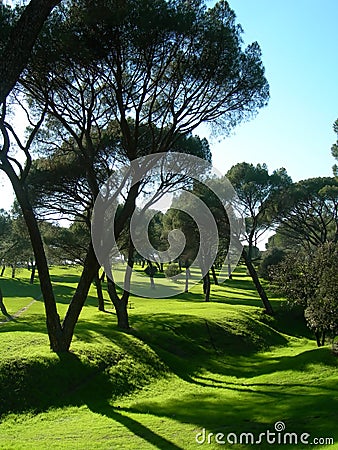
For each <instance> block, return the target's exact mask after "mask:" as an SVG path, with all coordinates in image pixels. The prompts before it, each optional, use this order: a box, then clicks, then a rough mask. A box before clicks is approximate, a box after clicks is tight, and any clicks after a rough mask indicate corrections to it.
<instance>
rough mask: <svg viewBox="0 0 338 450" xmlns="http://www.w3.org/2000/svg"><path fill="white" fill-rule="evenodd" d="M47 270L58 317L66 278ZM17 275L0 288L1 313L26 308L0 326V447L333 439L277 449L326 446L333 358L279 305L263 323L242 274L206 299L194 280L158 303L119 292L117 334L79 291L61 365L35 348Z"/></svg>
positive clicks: (38, 311) (69, 274)
mask: <svg viewBox="0 0 338 450" xmlns="http://www.w3.org/2000/svg"><path fill="white" fill-rule="evenodd" d="M52 274H53V283H54V285H55V289H56V292H57V297H58V302H59V311H60V315H61V316H62V315H63V314H64V312H65V310H66V307H67V302H68V301H69V297H70V295H71V293H72V292H73V291H74V289H75V285H76V281H77V278H78V274H79V272H78V270H77V269H76V268H55V269H53V270H52ZM19 276H20V279H19V280H11V279H8V278H4V279H0V285H1V288H2V291H3V293H4V298H5V304H6V306H7V309H8V311H9V312H10V313H11V314H14V313H15V312H16V311H18V310H20V309H21V308H23V307H24V306H25V305H28V304H29V303H30V302H31V301H32V299H34V298H35V299H37V301H35V302H34V303H33V304H32V305H31V306H30V307H29V308H28V309H27V310H26V311H25V312H24V313H23V314H22V315H21V316H19V317H18V318H17V319H16V320H13V321H11V322H7V323H3V324H1V325H0V389H1V390H0V412H1V414H2V419H1V424H0V448H1V449H6V450H7V449H15V450H16V449H29V450H31V449H47V448H48V449H49V448H53V449H54V448H55V449H84V450H87V449H95V448H97V449H126V450H129V449H145V450H147V449H184V450H185V449H187V450H189V449H197V448H203V447H206V448H210V449H216V448H227V449H230V448H238V449H249V448H263V449H271V448H278V447H279V445H277V444H276V443H275V444H268V443H266V441H265V440H264V438H262V443H260V444H257V445H250V444H246V443H245V439H244V435H243V438H242V439H243V442H244V443H242V444H241V445H240V444H237V445H236V444H231V443H225V444H217V443H216V441H215V435H216V434H217V433H222V434H223V435H224V436H225V437H224V438H223V439H226V437H227V436H229V439H230V440H231V439H232V442H234V439H235V437H238V440H239V437H240V434H241V433H252V434H253V435H254V436H255V438H257V439H258V437H259V434H260V433H266V432H267V431H268V430H269V431H270V433H272V432H275V429H274V425H275V423H276V422H279V421H282V422H283V423H284V424H285V427H286V429H285V432H290V433H291V432H293V433H297V437H300V435H301V434H302V433H308V434H309V435H310V437H308V442H309V443H312V442H314V439H315V438H330V437H333V438H334V440H335V442H336V444H335V445H305V444H298V445H295V444H292V445H280V447H282V448H289V449H292V448H297V449H298V448H300V449H301V448H309V447H311V448H338V426H337V423H338V375H337V373H338V372H337V369H338V359H337V357H334V356H333V355H332V353H331V351H330V348H329V347H324V348H320V349H317V348H316V345H315V342H314V340H313V339H312V336H311V334H309V332H308V330H307V329H306V327H305V325H304V322H303V319H302V316H301V314H299V313H298V314H295V313H292V314H291V313H290V312H289V311H287V309H286V308H284V302H283V301H282V300H281V299H279V298H272V304H273V306H274V307H275V308H276V310H277V314H276V318H273V319H272V318H269V317H266V316H265V315H264V314H263V313H262V308H261V304H260V301H259V300H258V299H257V295H256V293H255V291H254V288H253V285H252V283H251V281H250V280H249V279H248V277H247V276H246V274H245V271H244V270H243V269H239V270H238V271H237V272H236V274H235V276H234V279H233V280H228V281H226V282H225V283H224V284H223V285H222V286H213V287H212V296H211V299H212V302H211V303H209V304H207V303H205V302H203V295H202V292H201V286H200V285H198V286H195V287H194V288H193V290H192V292H191V293H189V294H181V295H178V296H177V297H172V298H169V299H151V298H137V297H131V308H130V309H129V313H130V322H131V325H132V327H133V328H132V331H131V332H129V333H124V332H121V331H118V330H117V328H116V316H115V314H114V312H113V310H112V308H111V305H110V303H109V301H108V297H106V309H107V311H106V312H105V313H102V312H101V313H100V312H99V311H98V310H97V307H96V303H97V302H96V299H95V289H94V287H93V288H92V289H91V291H90V295H89V297H88V300H87V302H86V305H85V307H84V308H83V311H82V313H81V316H80V320H79V323H78V325H77V327H76V332H75V337H74V341H73V344H72V348H71V350H72V351H71V353H70V354H68V355H62V356H58V355H55V354H53V353H51V352H50V350H49V348H48V338H47V336H46V333H45V323H44V313H43V303H42V301H41V299H40V298H39V289H38V286H37V285H33V286H31V285H29V272H28V271H25V270H22V271H21V273H20V274H19ZM105 295H106V294H105ZM0 321H1V318H0ZM203 430H205V433H206V437H205V443H204V444H199V443H197V442H196V436H198V437H199V439H200V442H201V441H202V440H203V435H202V434H200V433H203V432H204V431H203ZM285 432H284V433H285ZM208 433H213V435H209V440H210V444H209V443H208V442H207V441H208ZM231 433H232V434H231ZM284 433H280V435H279V439H283V437H284ZM276 438H278V436H276ZM218 439H219V440H222V437H220V436H218Z"/></svg>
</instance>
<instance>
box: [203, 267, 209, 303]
mask: <svg viewBox="0 0 338 450" xmlns="http://www.w3.org/2000/svg"><path fill="white" fill-rule="evenodd" d="M203 293H204V296H205V298H204V301H205V302H210V274H209V271H208V272H207V273H206V274H205V275H204V277H203Z"/></svg>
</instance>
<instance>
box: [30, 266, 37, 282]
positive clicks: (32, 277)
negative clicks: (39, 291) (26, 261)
mask: <svg viewBox="0 0 338 450" xmlns="http://www.w3.org/2000/svg"><path fill="white" fill-rule="evenodd" d="M35 270H36V264H32V272H31V278H30V280H29V283H30V284H33V283H34V278H35Z"/></svg>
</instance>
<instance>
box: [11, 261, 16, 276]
mask: <svg viewBox="0 0 338 450" xmlns="http://www.w3.org/2000/svg"><path fill="white" fill-rule="evenodd" d="M11 267H12V278H15V272H16V263H15V262H14V263H13V264H11Z"/></svg>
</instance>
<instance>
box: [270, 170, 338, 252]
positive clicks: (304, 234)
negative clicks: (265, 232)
mask: <svg viewBox="0 0 338 450" xmlns="http://www.w3.org/2000/svg"><path fill="white" fill-rule="evenodd" d="M278 208H279V211H278V212H277V216H278V218H279V220H280V225H279V227H278V229H277V231H278V233H279V234H280V235H284V236H285V238H286V239H287V240H288V241H289V242H293V244H294V246H302V247H303V248H305V249H307V250H310V249H311V248H312V247H315V246H319V245H321V244H323V243H325V242H328V241H338V181H337V179H335V178H329V177H323V178H310V179H307V180H302V181H299V182H298V183H294V184H293V185H290V186H289V187H288V188H287V189H286V190H285V191H284V193H283V196H282V198H281V201H280V202H279V206H278Z"/></svg>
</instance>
